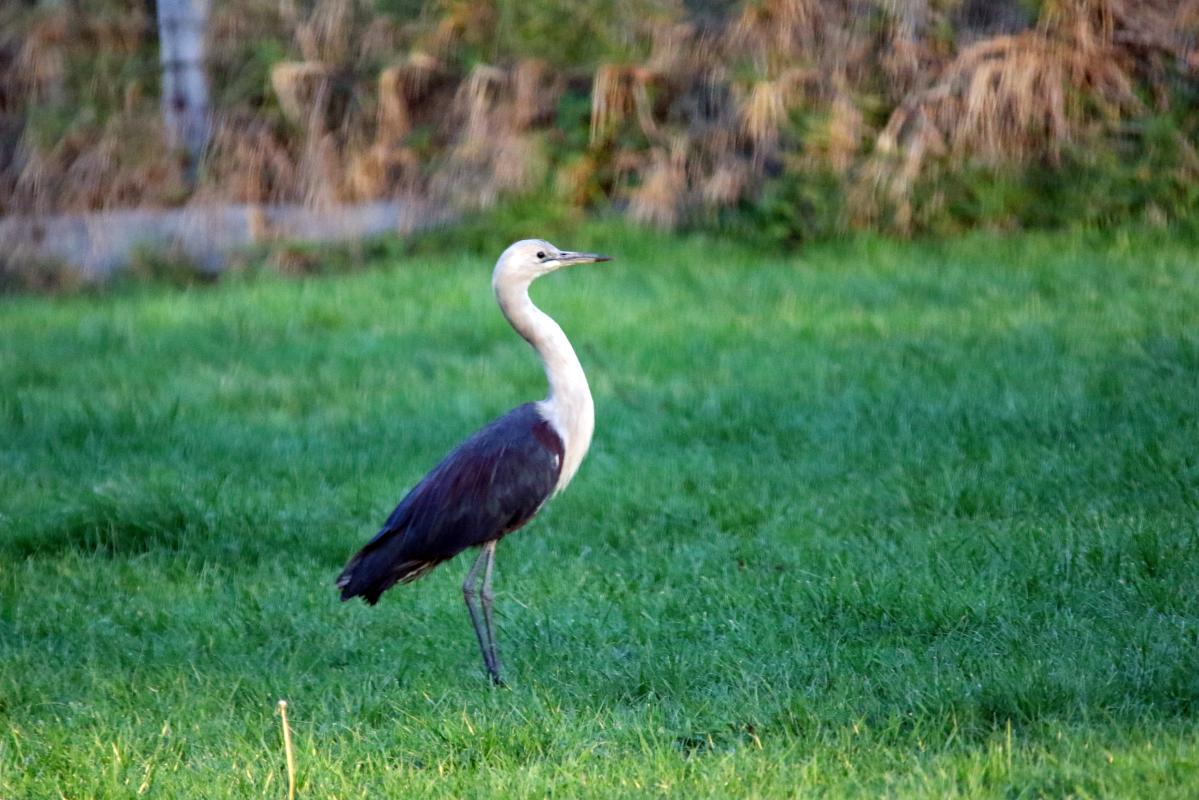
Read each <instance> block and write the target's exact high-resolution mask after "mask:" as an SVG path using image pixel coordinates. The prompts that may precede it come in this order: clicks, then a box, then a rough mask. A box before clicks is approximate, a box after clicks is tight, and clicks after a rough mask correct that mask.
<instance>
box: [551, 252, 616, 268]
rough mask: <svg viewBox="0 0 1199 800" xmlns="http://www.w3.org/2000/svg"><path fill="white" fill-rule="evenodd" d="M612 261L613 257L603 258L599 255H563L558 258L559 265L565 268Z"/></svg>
mask: <svg viewBox="0 0 1199 800" xmlns="http://www.w3.org/2000/svg"><path fill="white" fill-rule="evenodd" d="M611 260H612V257H611V256H601V255H600V254H599V253H562V254H561V255H559V256H558V263H560V264H562V266H564V267H569V266H572V265H574V264H594V263H596V262H597V261H611Z"/></svg>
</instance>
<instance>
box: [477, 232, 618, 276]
mask: <svg viewBox="0 0 1199 800" xmlns="http://www.w3.org/2000/svg"><path fill="white" fill-rule="evenodd" d="M610 260H611V259H610V258H609V257H608V256H601V255H599V254H598V253H575V252H571V251H569V250H559V249H558V248H557V247H555V246H554V245H552V244H550V243H549V242H547V241H545V240H543V239H522V240H521V241H519V242H516V243H515V244H512V245H509V247H508V249H507V250H505V251H504V252H503V253H502V254H501V255H500V260H499V261H497V262H495V272H494V273H493V274H492V283H494V284H497V285H498V284H499V283H501V282H503V283H508V282H522V283H528V282H529V281H532V280H533V279H534V278H540V277H541V276H542V275H545V274H547V273H550V272H553V271H554V270H556V269H561V268H562V267H569V266H573V265H575V264H593V263H595V262H597V261H610Z"/></svg>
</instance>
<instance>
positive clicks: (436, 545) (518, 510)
mask: <svg viewBox="0 0 1199 800" xmlns="http://www.w3.org/2000/svg"><path fill="white" fill-rule="evenodd" d="M562 452H563V446H562V440H561V438H560V437H559V436H558V434H557V432H555V431H554V429H553V427H552V426H551V425H550V424H549V422H547V421H546V420H545V418H544V417H542V416H541V414H540V412H539V411H538V410H537V407H536V406H535V405H534V404H532V403H527V404H525V405H523V406H520V407H518V408H515V409H513V410H512V411H509V412H508V413H507V414H505V415H504V416H502V417H500V418H499V419H497V420H495V421H494V422H492V423H491V424H490V425H488V426H487V427H485V428H483V429H482V430H480V431H479V432H478V433H476V434H475V435H474V436H472V437H470V438H469V439H467V440H466V441H465V442H463V443H462V444H461V445H459V446H458V447H457V448H456V449H455V450H454V451H453V452H451V453H450V454H449V455H448V456H446V458H445V459H444V460H443V461H442V462H441V463H440V464H438V465H437V466H436V467H435V468H434V469H433V471H432V472H430V473H429V474H428V475H426V476H425V477H424V479H423V480H421V482H420V483H419V484H417V485H416V487H415V488H414V489H413V490H412V491H411V492H409V493H408V496H407V497H405V498H404V499H403V501H401V502H400V504H399V505H398V506H396V509H395V511H393V512H392V513H391V516H389V517H388V518H387V522H385V523H384V525H383V528H382V529H381V530H380V531H379V533H378V534H377V535H376V536H375V538H373V539H372V540H371V541H370V542H368V543H367V545H366V546H365V547H363V548H362V550H361V551H360V552H359V553H358V554H357V555H356V556H354V558H353V559H352V560H351V561H350V563H349V564H348V565H347V566H346V568H345V570H344V571H343V572H342V575H341V577H340V578H339V579H338V582H337V583H338V586H340V587H342V598H343V599H345V598H348V597H353V596H355V595H359V594H360V595H363V596H364V597H366V598H367V600H368V601H370V602H373V601H374V599H376V598H377V597H378V595H379V594H380V593H382V592H383V591H384V590H385V589H387V588H388V587H389V586H391V585H392V584H394V583H395V582H397V581H403V580H411V579H413V578H416V577H419V575H421V574H423V573H424V572H426V571H428V570H429V569H431V568H432V567H434V566H436V565H437V564H438V563H439V562H441V561H445V560H446V559H448V558H452V557H453V556H455V555H457V554H458V553H460V552H461V551H463V550H465V549H466V548H468V547H470V546H472V545H477V544H482V543H483V542H487V541H490V540H492V539H498V538H499V537H501V536H503V535H504V534H506V533H509V532H511V531H514V530H516V529H517V528H519V527H520V526H522V525H524V524H525V523H526V522H528V521H529V520H530V519H532V517H533V515H534V514H536V513H537V510H538V509H539V508H540V507H541V505H542V504H543V503H544V502H545V501H546V500H547V499H549V496H550V495H551V494H552V493H553V491H554V486H555V485H556V484H557V482H558V474H559V472H560V471H561V468H562Z"/></svg>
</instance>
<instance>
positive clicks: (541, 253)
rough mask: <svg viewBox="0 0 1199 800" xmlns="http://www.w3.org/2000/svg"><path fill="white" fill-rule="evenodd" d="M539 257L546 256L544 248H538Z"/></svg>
mask: <svg viewBox="0 0 1199 800" xmlns="http://www.w3.org/2000/svg"><path fill="white" fill-rule="evenodd" d="M537 257H538V258H545V251H544V250H538V251H537Z"/></svg>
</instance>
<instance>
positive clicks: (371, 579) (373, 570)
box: [337, 548, 441, 606]
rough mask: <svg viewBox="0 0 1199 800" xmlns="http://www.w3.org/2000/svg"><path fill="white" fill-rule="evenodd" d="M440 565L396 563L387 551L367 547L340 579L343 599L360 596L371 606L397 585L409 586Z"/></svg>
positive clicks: (354, 558) (353, 559)
mask: <svg viewBox="0 0 1199 800" xmlns="http://www.w3.org/2000/svg"><path fill="white" fill-rule="evenodd" d="M440 563H441V559H437V560H432V561H430V560H417V559H407V560H397V559H395V558H394V554H393V553H389V552H387V548H380V549H368V548H364V549H363V550H361V551H360V552H359V553H358V554H357V555H355V556H354V557H353V558H351V559H350V563H348V564H346V568H345V569H343V570H342V571H341V574H340V575H338V576H337V588H339V589H341V599H342V600H349V599H350V598H351V597H361V598H362V599H363V600H365V601H366V602H367V603H368V604H369V605H372V606H373V605H374V604H375V603H377V602H379V595H381V594H383V593H384V592H385V591H387V590H388V589H390V588H391V587H392V586H394V585H395V584H397V583H409V582H411V581H414V580H416V579H417V578H419V577H420V576H422V575H424V574H425V573H426V572H428V571H429V570H431V569H433V568H434V567H436V566H437V565H438V564H440Z"/></svg>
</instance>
